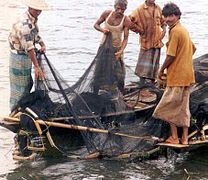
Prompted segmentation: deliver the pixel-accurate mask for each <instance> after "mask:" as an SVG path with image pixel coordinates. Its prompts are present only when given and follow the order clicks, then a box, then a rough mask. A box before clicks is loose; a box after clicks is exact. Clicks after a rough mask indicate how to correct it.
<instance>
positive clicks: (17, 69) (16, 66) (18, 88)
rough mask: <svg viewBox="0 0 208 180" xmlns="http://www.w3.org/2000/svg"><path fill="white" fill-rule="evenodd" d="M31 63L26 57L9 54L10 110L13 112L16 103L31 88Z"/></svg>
mask: <svg viewBox="0 0 208 180" xmlns="http://www.w3.org/2000/svg"><path fill="white" fill-rule="evenodd" d="M31 68H32V62H31V60H30V59H29V58H28V56H27V55H18V54H14V53H11V54H10V64H9V74H10V109H11V110H14V108H15V107H16V106H17V104H18V101H19V100H20V99H21V98H22V97H23V96H25V95H27V94H28V93H29V92H30V90H31V88H32V84H33V83H32V77H31Z"/></svg>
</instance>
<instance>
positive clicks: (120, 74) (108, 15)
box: [94, 0, 131, 92]
mask: <svg viewBox="0 0 208 180" xmlns="http://www.w3.org/2000/svg"><path fill="white" fill-rule="evenodd" d="M127 4H128V2H127V0H115V3H114V10H106V11H104V12H103V13H102V14H101V16H100V18H99V19H98V20H97V21H96V23H95V24H94V28H95V29H96V30H98V31H100V32H102V33H103V34H104V38H103V41H102V42H104V39H105V35H106V34H107V33H109V32H111V33H112V44H113V47H115V48H116V49H117V52H116V53H115V56H116V61H117V62H115V63H116V67H117V68H116V76H117V79H118V89H119V90H120V91H121V92H123V91H124V78H125V66H124V62H123V52H124V49H125V47H126V45H127V43H128V36H129V28H130V25H131V20H130V19H129V17H128V16H125V15H124V12H125V10H126V8H127ZM103 22H105V25H104V27H101V26H100V25H101V24H102V23H103ZM122 34H124V35H123V36H124V37H123V38H122Z"/></svg>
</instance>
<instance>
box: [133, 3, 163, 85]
mask: <svg viewBox="0 0 208 180" xmlns="http://www.w3.org/2000/svg"><path fill="white" fill-rule="evenodd" d="M129 17H130V19H131V21H132V23H133V25H132V26H131V28H130V29H131V30H132V31H134V32H135V33H139V35H140V52H139V57H138V62H137V65H136V69H135V74H136V75H138V76H139V77H140V78H141V80H142V82H144V79H148V80H151V81H152V82H155V79H156V78H157V74H158V69H159V62H160V50H161V48H162V46H163V43H162V39H163V37H164V36H165V33H166V23H165V21H164V18H163V16H162V11H161V8H160V6H159V5H157V4H155V0H146V1H145V2H144V3H143V4H142V5H140V6H139V7H138V8H136V9H135V10H134V11H133V12H132V13H131V14H130V15H129Z"/></svg>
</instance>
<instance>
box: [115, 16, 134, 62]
mask: <svg viewBox="0 0 208 180" xmlns="http://www.w3.org/2000/svg"><path fill="white" fill-rule="evenodd" d="M130 26H131V20H130V18H129V17H127V16H126V17H125V19H124V39H123V41H122V43H121V48H120V49H119V51H118V52H116V53H115V55H116V59H120V57H121V55H122V54H123V51H124V49H125V48H126V46H127V43H128V37H129V28H130Z"/></svg>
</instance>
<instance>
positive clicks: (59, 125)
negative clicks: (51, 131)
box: [36, 120, 158, 140]
mask: <svg viewBox="0 0 208 180" xmlns="http://www.w3.org/2000/svg"><path fill="white" fill-rule="evenodd" d="M36 121H37V122H38V123H39V124H41V125H47V126H51V127H60V128H68V129H74V130H79V131H88V132H96V133H102V134H113V135H116V136H122V137H128V138H134V139H149V140H157V139H158V138H157V137H151V136H135V135H130V134H125V133H118V132H115V133H113V132H110V131H108V130H105V129H98V128H90V127H86V126H79V125H73V124H63V123H57V122H49V121H43V120H36Z"/></svg>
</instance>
